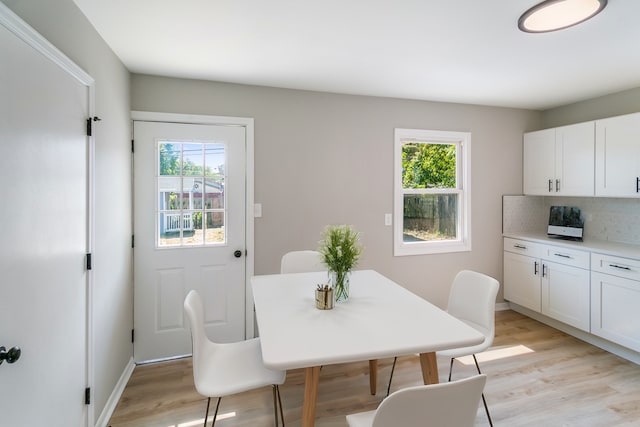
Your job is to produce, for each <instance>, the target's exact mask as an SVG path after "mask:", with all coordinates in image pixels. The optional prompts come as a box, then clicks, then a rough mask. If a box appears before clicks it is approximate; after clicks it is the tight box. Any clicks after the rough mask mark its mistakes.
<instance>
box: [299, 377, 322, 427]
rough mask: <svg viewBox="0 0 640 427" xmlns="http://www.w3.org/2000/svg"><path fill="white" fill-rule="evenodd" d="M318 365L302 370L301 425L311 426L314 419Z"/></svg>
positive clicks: (318, 378) (304, 426)
mask: <svg viewBox="0 0 640 427" xmlns="http://www.w3.org/2000/svg"><path fill="white" fill-rule="evenodd" d="M319 380H320V366H312V367H310V368H305V370H304V403H303V405H302V427H313V425H314V423H315V419H316V400H317V398H318V382H319Z"/></svg>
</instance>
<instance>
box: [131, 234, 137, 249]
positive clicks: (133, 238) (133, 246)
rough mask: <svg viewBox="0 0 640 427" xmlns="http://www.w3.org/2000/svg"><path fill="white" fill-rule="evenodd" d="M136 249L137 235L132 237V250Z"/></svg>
mask: <svg viewBox="0 0 640 427" xmlns="http://www.w3.org/2000/svg"><path fill="white" fill-rule="evenodd" d="M135 247H136V236H135V235H133V234H132V235H131V248H135Z"/></svg>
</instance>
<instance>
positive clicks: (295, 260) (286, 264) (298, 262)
mask: <svg viewBox="0 0 640 427" xmlns="http://www.w3.org/2000/svg"><path fill="white" fill-rule="evenodd" d="M314 271H327V266H326V265H324V263H323V262H322V255H321V254H320V252H317V251H309V250H304V251H291V252H287V253H286V254H284V255H283V256H282V260H281V261H280V273H282V274H286V273H310V272H314Z"/></svg>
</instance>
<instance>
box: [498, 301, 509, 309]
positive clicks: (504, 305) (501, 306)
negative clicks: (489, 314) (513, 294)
mask: <svg viewBox="0 0 640 427" xmlns="http://www.w3.org/2000/svg"><path fill="white" fill-rule="evenodd" d="M504 310H511V306H510V305H509V303H508V302H497V303H496V311H504Z"/></svg>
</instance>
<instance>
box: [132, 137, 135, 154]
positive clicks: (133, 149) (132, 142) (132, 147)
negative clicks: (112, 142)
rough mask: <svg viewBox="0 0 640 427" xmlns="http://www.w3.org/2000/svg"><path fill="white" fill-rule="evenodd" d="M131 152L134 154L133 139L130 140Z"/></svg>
mask: <svg viewBox="0 0 640 427" xmlns="http://www.w3.org/2000/svg"><path fill="white" fill-rule="evenodd" d="M131 152H132V153H135V150H134V149H133V139H132V140H131Z"/></svg>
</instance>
